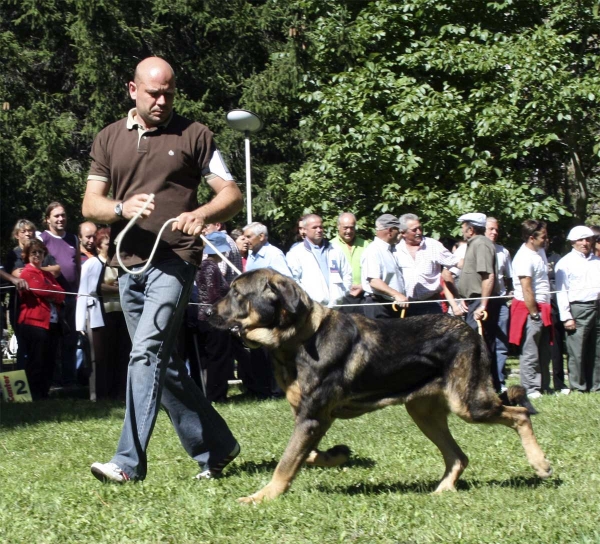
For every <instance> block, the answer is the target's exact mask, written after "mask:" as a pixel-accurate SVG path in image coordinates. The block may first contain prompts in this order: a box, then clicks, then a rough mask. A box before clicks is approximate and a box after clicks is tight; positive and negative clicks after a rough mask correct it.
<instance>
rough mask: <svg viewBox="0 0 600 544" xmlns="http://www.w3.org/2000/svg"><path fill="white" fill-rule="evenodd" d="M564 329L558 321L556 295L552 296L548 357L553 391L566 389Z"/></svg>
mask: <svg viewBox="0 0 600 544" xmlns="http://www.w3.org/2000/svg"><path fill="white" fill-rule="evenodd" d="M566 349H567V348H566V346H565V327H564V325H563V323H562V321H561V320H560V315H559V312H558V306H557V304H556V295H552V345H551V346H550V356H551V358H552V385H553V386H554V390H555V391H560V390H561V389H566V388H567V385H566V383H565V362H564V355H565V353H566Z"/></svg>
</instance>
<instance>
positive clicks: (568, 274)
mask: <svg viewBox="0 0 600 544" xmlns="http://www.w3.org/2000/svg"><path fill="white" fill-rule="evenodd" d="M567 240H569V241H570V242H571V246H572V248H573V249H572V250H571V252H570V253H568V254H567V255H565V256H564V257H563V258H562V259H561V260H560V261H558V264H557V265H556V288H557V290H558V291H559V292H558V293H557V302H558V310H559V312H560V320H561V321H562V322H563V324H564V327H565V331H566V333H567V338H566V340H567V342H566V343H567V353H568V354H569V363H568V364H569V384H570V386H571V389H572V390H574V391H581V392H584V391H600V308H599V304H600V302H599V300H600V258H599V257H596V256H595V255H594V253H593V251H592V250H593V245H594V241H595V234H594V231H592V229H590V228H588V227H584V226H578V227H574V228H572V229H571V231H570V232H569V234H568V236H567Z"/></svg>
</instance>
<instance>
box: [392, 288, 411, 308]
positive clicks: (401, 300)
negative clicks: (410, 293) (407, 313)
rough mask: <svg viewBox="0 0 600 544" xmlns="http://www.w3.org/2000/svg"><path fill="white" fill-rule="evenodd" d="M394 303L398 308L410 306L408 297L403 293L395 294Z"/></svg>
mask: <svg viewBox="0 0 600 544" xmlns="http://www.w3.org/2000/svg"><path fill="white" fill-rule="evenodd" d="M394 303H395V304H396V306H398V308H408V297H407V296H406V295H403V294H402V293H398V292H396V293H395V294H394Z"/></svg>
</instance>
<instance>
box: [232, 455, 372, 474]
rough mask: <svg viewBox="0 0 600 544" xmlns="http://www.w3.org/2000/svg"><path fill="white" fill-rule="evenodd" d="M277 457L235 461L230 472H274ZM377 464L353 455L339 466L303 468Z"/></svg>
mask: <svg viewBox="0 0 600 544" xmlns="http://www.w3.org/2000/svg"><path fill="white" fill-rule="evenodd" d="M277 463H278V461H277V459H270V460H264V461H259V462H255V461H245V462H243V463H235V464H233V465H231V466H229V467H227V473H228V474H231V475H233V474H236V475H238V474H243V473H263V472H273V471H274V470H275V467H276V466H277ZM375 465H376V463H375V461H374V460H373V459H370V458H368V457H351V458H350V459H349V460H348V461H347V462H346V463H344V464H343V465H340V466H339V467H332V468H326V467H315V466H311V465H304V466H303V467H302V470H307V469H308V470H315V469H318V470H336V469H341V468H373V467H374V466H375Z"/></svg>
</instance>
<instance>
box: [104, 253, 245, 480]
mask: <svg viewBox="0 0 600 544" xmlns="http://www.w3.org/2000/svg"><path fill="white" fill-rule="evenodd" d="M195 272H196V268H195V267H194V266H193V265H191V264H189V263H186V262H185V261H183V260H181V259H179V258H173V259H170V260H165V261H162V262H159V263H156V264H155V265H152V266H150V268H149V269H148V270H146V272H144V274H141V275H132V274H125V275H124V276H122V277H121V278H119V291H120V294H121V306H122V308H123V313H124V314H125V320H126V322H127V328H128V330H129V335H130V337H131V341H132V350H131V355H130V357H129V368H128V372H127V392H126V411H125V421H124V422H123V430H122V431H121V438H120V440H119V444H118V446H117V453H116V454H115V456H114V457H113V459H112V462H113V463H116V464H117V465H118V466H119V467H120V468H121V469H122V470H124V471H125V473H126V474H127V475H128V476H129V477H130V478H131V479H133V480H143V479H144V478H145V477H146V471H147V458H146V449H147V447H148V442H149V441H150V436H151V435H152V430H153V428H154V424H155V422H156V417H157V415H158V411H159V409H160V404H161V403H162V405H163V407H164V408H165V410H166V411H167V413H168V415H169V418H170V419H171V422H172V423H173V426H174V427H175V431H176V432H177V435H178V436H179V439H180V440H181V443H182V445H183V447H184V448H185V451H187V453H188V455H190V457H192V458H193V459H194V460H196V461H197V462H198V464H199V465H200V468H201V469H202V470H204V469H207V468H211V467H213V466H215V465H217V464H218V463H219V462H220V461H222V460H223V459H224V458H225V457H226V456H227V455H229V453H231V451H232V450H233V449H234V447H235V445H236V440H235V438H234V437H233V435H232V434H231V431H230V430H229V428H228V427H227V424H226V423H225V420H224V419H223V418H222V417H221V416H220V415H219V413H218V412H217V411H216V410H215V409H214V408H213V406H212V405H211V404H210V402H209V401H208V400H206V398H205V397H204V395H203V394H202V391H201V390H200V389H199V388H198V386H197V385H196V384H195V383H194V381H193V380H192V378H191V377H190V375H189V373H188V371H187V368H186V366H185V362H184V361H183V360H182V359H181V357H180V356H179V355H178V353H177V349H176V345H177V337H178V333H179V329H180V326H181V323H182V320H183V316H184V315H185V311H186V307H187V302H188V299H189V296H190V292H191V290H192V285H193V282H194V275H195Z"/></svg>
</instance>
